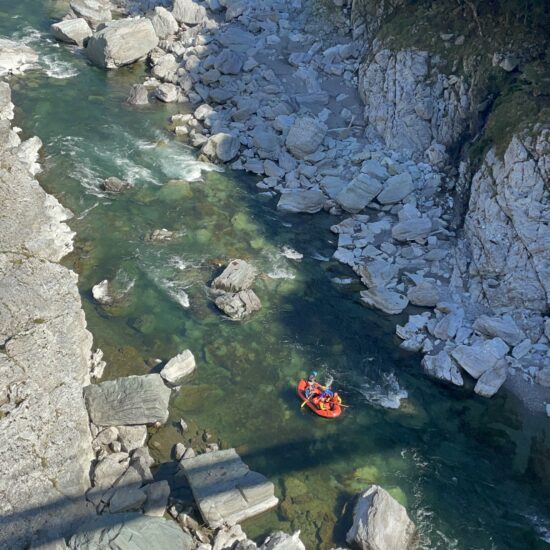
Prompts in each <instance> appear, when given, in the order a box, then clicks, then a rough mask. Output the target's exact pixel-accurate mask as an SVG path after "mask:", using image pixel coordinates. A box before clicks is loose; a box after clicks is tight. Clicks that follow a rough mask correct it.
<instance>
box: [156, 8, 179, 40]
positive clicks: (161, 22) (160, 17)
mask: <svg viewBox="0 0 550 550" xmlns="http://www.w3.org/2000/svg"><path fill="white" fill-rule="evenodd" d="M151 23H152V24H153V28H154V29H155V33H156V35H157V36H158V37H159V39H160V40H165V39H166V38H168V37H169V36H172V35H174V34H176V33H177V32H178V30H179V25H178V22H177V21H176V18H175V17H174V16H173V15H172V13H171V12H169V11H168V10H167V9H166V8H163V7H162V6H157V7H156V8H155V13H154V15H153V17H152V18H151Z"/></svg>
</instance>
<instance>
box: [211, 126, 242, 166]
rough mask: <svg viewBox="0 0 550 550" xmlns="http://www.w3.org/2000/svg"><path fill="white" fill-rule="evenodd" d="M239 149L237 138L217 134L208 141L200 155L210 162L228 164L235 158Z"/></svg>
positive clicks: (239, 144)
mask: <svg viewBox="0 0 550 550" xmlns="http://www.w3.org/2000/svg"><path fill="white" fill-rule="evenodd" d="M240 147H241V143H240V141H239V139H238V138H236V137H235V136H232V135H231V134H226V133H224V132H219V133H217V134H214V135H213V136H211V137H210V138H209V139H208V141H207V142H206V143H205V144H204V147H203V148H202V153H203V154H205V155H206V156H207V157H208V158H209V159H210V160H213V161H221V162H229V161H230V160H233V159H234V158H235V157H236V156H237V153H238V152H239V149H240Z"/></svg>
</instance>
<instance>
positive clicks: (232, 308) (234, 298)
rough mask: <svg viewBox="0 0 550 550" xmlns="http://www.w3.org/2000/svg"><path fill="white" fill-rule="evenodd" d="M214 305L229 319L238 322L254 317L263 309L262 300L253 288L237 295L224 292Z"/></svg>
mask: <svg viewBox="0 0 550 550" xmlns="http://www.w3.org/2000/svg"><path fill="white" fill-rule="evenodd" d="M214 303H215V304H216V306H217V307H218V308H219V309H221V310H222V311H223V312H224V313H225V314H226V315H227V316H228V317H230V318H231V319H234V320H237V321H240V320H242V319H244V318H245V317H248V316H249V315H252V313H254V312H256V311H259V310H260V309H261V307H262V304H261V302H260V299H259V298H258V296H256V294H255V292H254V291H253V290H252V289H251V288H249V289H247V290H241V291H240V292H236V293H230V292H224V293H223V294H222V295H221V296H218V297H217V298H216V299H215V301H214Z"/></svg>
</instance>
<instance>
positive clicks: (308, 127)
mask: <svg viewBox="0 0 550 550" xmlns="http://www.w3.org/2000/svg"><path fill="white" fill-rule="evenodd" d="M326 131H327V127H326V126H325V124H323V123H322V122H320V121H319V120H317V119H316V118H313V117H310V116H304V117H300V118H297V119H296V121H295V122H294V124H293V125H292V126H291V128H290V130H289V132H288V135H287V137H286V147H287V149H288V150H289V151H290V152H291V153H292V154H293V155H294V156H295V157H296V158H297V159H303V158H304V157H306V156H307V155H310V154H312V153H314V152H315V151H317V149H318V148H319V146H320V145H321V143H323V139H324V138H325V134H326Z"/></svg>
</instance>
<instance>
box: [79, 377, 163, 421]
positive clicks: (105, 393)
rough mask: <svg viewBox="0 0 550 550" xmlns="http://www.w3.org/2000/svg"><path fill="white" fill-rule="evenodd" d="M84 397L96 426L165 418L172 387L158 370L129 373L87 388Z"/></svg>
mask: <svg viewBox="0 0 550 550" xmlns="http://www.w3.org/2000/svg"><path fill="white" fill-rule="evenodd" d="M84 399H85V401H86V406H87V408H88V413H89V414H90V418H91V420H92V422H93V423H94V424H95V425H96V426H128V425H135V424H153V423H155V422H166V420H167V418H168V400H169V399H170V389H169V388H167V387H166V386H165V384H164V382H163V381H162V378H161V377H160V375H159V374H147V375H145V376H129V377H127V378H118V379H116V380H109V381H107V382H102V383H101V384H94V385H92V386H86V387H85V388H84Z"/></svg>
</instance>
